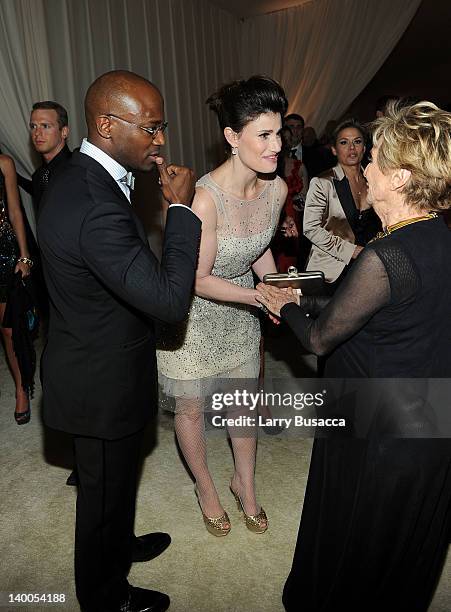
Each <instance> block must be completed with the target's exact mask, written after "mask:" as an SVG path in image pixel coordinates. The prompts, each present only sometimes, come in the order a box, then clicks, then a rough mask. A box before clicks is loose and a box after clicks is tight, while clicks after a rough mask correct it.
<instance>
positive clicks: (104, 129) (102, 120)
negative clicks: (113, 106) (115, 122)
mask: <svg viewBox="0 0 451 612" xmlns="http://www.w3.org/2000/svg"><path fill="white" fill-rule="evenodd" d="M96 128H97V133H98V134H99V136H101V137H102V138H111V121H110V118H109V117H108V116H107V115H99V116H98V117H96Z"/></svg>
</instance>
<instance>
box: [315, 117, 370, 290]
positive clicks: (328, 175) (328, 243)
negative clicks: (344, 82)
mask: <svg viewBox="0 0 451 612" xmlns="http://www.w3.org/2000/svg"><path fill="white" fill-rule="evenodd" d="M332 151H333V153H334V155H336V156H337V161H338V163H337V165H336V166H335V167H334V168H331V169H330V170H328V171H327V172H324V173H323V174H321V175H320V176H319V177H317V178H313V179H312V180H311V183H310V188H309V190H308V193H307V199H306V202H305V211H304V235H305V236H306V238H308V239H309V240H310V242H311V243H312V247H311V251H310V256H309V259H308V263H307V270H321V271H322V272H324V275H325V277H326V282H327V283H329V286H328V289H329V292H330V294H332V293H333V292H334V291H335V290H336V288H337V287H338V285H339V284H340V282H341V281H342V280H343V278H344V276H345V275H346V273H347V271H348V270H349V266H350V264H351V263H352V262H353V261H354V260H355V259H356V258H357V257H358V255H359V253H360V252H361V250H362V249H363V247H364V246H365V245H366V243H367V242H368V240H370V239H371V238H373V237H374V236H375V235H376V233H377V232H378V231H379V229H380V223H379V220H378V219H377V216H376V215H375V214H374V211H373V210H372V209H371V206H370V204H369V203H368V200H367V185H366V181H365V178H364V176H363V169H362V167H361V162H362V159H363V155H364V153H365V132H364V129H363V127H362V126H361V125H360V124H358V123H357V122H356V121H353V120H348V121H345V122H343V123H341V124H340V125H339V126H338V127H337V128H336V130H335V132H334V135H333V147H332Z"/></svg>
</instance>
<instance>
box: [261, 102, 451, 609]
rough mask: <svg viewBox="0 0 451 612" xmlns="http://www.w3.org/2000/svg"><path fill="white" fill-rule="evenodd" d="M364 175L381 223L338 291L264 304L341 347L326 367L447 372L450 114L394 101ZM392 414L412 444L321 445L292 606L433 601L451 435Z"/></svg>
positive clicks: (318, 349) (321, 349) (400, 410)
mask: <svg viewBox="0 0 451 612" xmlns="http://www.w3.org/2000/svg"><path fill="white" fill-rule="evenodd" d="M365 176H366V179H367V181H368V200H369V201H370V202H371V204H372V206H373V207H374V210H375V211H376V213H377V215H378V216H379V218H380V219H381V221H382V224H383V227H384V228H385V229H384V231H383V232H382V233H381V234H380V235H379V236H378V237H377V239H376V240H375V241H373V242H372V243H371V244H369V245H368V246H367V247H366V248H365V249H364V250H363V251H362V253H361V254H360V255H359V257H358V259H357V261H356V263H355V265H354V266H353V269H352V270H351V271H350V273H349V274H348V275H347V277H346V279H345V280H344V281H343V283H342V285H341V286H340V288H339V290H338V291H337V293H336V294H335V296H334V297H333V298H331V299H330V300H329V301H328V300H327V299H323V300H322V301H321V300H319V299H315V298H306V297H301V298H300V301H298V303H295V302H296V297H295V296H293V295H288V294H285V295H284V294H283V293H282V292H279V291H277V290H275V289H273V288H268V287H265V286H262V285H259V291H260V292H261V298H260V301H261V302H262V303H263V304H264V305H265V306H266V307H267V308H269V309H270V310H271V311H272V312H273V313H275V314H280V315H281V317H282V318H283V319H284V320H285V321H286V322H287V323H288V325H289V326H290V327H291V328H292V329H293V331H294V333H295V334H296V336H297V337H298V338H299V340H300V341H301V342H302V344H303V345H304V346H305V347H306V348H307V349H309V350H311V351H313V352H315V353H317V354H320V355H321V354H325V353H329V352H331V351H333V353H332V355H331V357H330V359H329V360H328V362H327V365H326V375H328V376H335V377H348V378H356V377H372V378H398V379H399V378H401V379H402V378H414V377H415V378H423V379H424V378H430V377H443V378H450V377H451V328H450V325H449V322H450V320H451V233H450V232H449V230H448V228H447V227H446V225H445V223H444V221H443V219H442V217H441V216H440V215H437V213H438V212H440V211H443V210H445V209H448V208H450V205H451V114H450V113H448V112H445V111H442V110H440V109H438V108H437V107H436V106H435V105H434V104H432V103H429V102H421V103H418V104H415V105H412V106H410V107H407V108H399V107H397V106H396V105H392V106H391V107H390V108H389V109H388V110H387V115H386V116H385V117H382V118H380V119H378V120H377V121H376V123H375V131H374V136H373V149H372V161H371V162H370V164H369V166H368V167H367V169H366V171H365ZM297 299H298V300H299V298H297ZM307 315H310V316H307ZM401 383H402V381H401V382H400V381H395V383H394V387H395V389H396V391H402V390H403V389H404V388H406V387H407V388H408V389H409V388H410V386H411V383H405V384H404V385H403V384H401ZM416 384H417V383H416ZM367 399H370V398H367ZM365 407H366V406H364V405H363V403H362V404H360V405H357V407H356V408H357V412H359V410H362V409H364V408H365ZM389 410H390V418H391V419H392V420H393V422H394V423H395V425H396V426H397V427H399V428H400V431H401V433H403V434H404V438H403V439H395V438H388V439H382V436H381V435H380V434H381V428H380V426H376V428H375V429H373V431H372V434H373V435H372V436H371V437H368V439H361V440H352V439H349V438H348V439H346V440H343V439H329V440H324V439H323V440H319V439H318V440H316V441H315V444H314V450H313V455H312V462H311V467H310V474H309V481H308V485H307V492H306V498H305V502H304V508H303V514H302V520H301V527H300V531H299V538H298V542H297V547H296V552H295V556H294V561H293V567H292V570H291V573H290V576H289V578H288V580H287V583H286V585H285V590H284V599H283V601H284V604H285V607H286V609H287V610H289V611H291V610H298V609H299V601H302V609H303V610H305V611H313V610H315V611H316V610H321V611H322V612H325V611H332V610H334V611H335V610H338V609H346V610H347V611H348V612H351V611H357V610H359V611H361V610H365V611H366V612H370V611H375V610H378V611H381V610H403V611H404V610H405V611H407V610H409V612H410V611H414V610H415V611H417V612H418V611H426V610H427V608H428V605H429V602H430V600H431V598H432V595H433V592H434V588H435V585H436V582H437V579H438V577H439V575H440V571H441V566H442V562H443V560H444V557H445V555H446V551H447V548H448V542H449V535H450V526H451V441H450V440H448V439H408V436H407V435H406V431H409V430H410V429H412V428H422V427H428V421H427V419H426V418H425V417H424V415H423V413H422V412H421V411H420V412H418V411H417V410H413V409H412V405H411V404H408V403H407V402H406V401H404V400H401V401H398V402H392V403H391V404H390V406H389ZM420 431H424V432H425V433H424V435H422V437H423V438H427V430H421V429H420ZM401 437H402V436H401Z"/></svg>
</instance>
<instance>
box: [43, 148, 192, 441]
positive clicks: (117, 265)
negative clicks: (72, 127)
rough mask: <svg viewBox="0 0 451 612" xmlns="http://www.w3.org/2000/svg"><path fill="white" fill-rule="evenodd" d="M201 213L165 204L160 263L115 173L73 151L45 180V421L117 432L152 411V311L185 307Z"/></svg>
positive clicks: (178, 314) (165, 317) (160, 313)
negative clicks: (47, 311) (47, 181)
mask: <svg viewBox="0 0 451 612" xmlns="http://www.w3.org/2000/svg"><path fill="white" fill-rule="evenodd" d="M200 226H201V224H200V221H199V219H198V218H197V217H196V216H195V215H194V214H193V213H192V212H191V211H190V210H188V209H187V208H184V207H180V206H176V207H172V208H170V209H169V211H168V215H167V223H166V230H165V239H164V245H163V255H162V261H161V264H160V263H159V262H158V260H157V259H156V257H155V256H154V254H153V253H152V252H151V250H150V249H149V247H148V243H147V239H146V235H145V232H144V229H143V227H142V225H141V222H140V221H139V219H138V218H137V217H136V215H135V214H134V212H133V209H132V207H131V206H130V203H129V202H128V200H127V198H126V197H125V195H124V194H123V192H122V191H121V189H120V187H119V186H118V184H117V183H116V181H115V180H114V179H113V178H112V177H111V176H110V175H109V174H108V172H107V171H106V170H105V169H104V168H103V167H102V166H101V165H100V164H99V163H98V162H97V161H95V160H94V159H92V158H91V157H89V156H87V155H84V154H83V153H79V152H76V153H74V154H73V155H72V159H71V160H70V161H69V162H68V163H67V164H66V166H65V168H64V169H63V170H62V171H61V172H60V173H58V176H57V177H55V178H54V180H52V182H51V184H50V185H49V187H48V189H47V191H46V193H45V195H44V198H43V201H42V202H41V212H40V215H39V220H38V238H39V243H40V248H41V252H42V260H43V267H44V274H45V278H46V282H47V287H48V291H49V295H50V300H51V305H50V325H49V334H48V341H47V345H46V347H45V350H44V354H43V357H42V381H43V410H44V421H45V423H46V424H47V425H48V426H49V427H52V428H55V429H60V430H63V431H66V432H69V433H73V434H78V435H83V436H94V437H99V438H104V439H117V438H120V437H123V436H126V435H129V434H131V433H133V432H136V431H138V430H139V429H141V428H142V427H144V426H145V424H146V422H147V421H148V419H149V418H150V417H151V416H152V414H153V412H154V411H155V407H156V404H157V395H156V382H157V379H156V356H155V338H154V324H153V319H159V320H161V321H164V322H168V323H171V322H177V321H179V320H182V319H183V318H184V317H185V316H186V314H187V311H188V308H189V304H190V298H191V290H192V286H193V282H194V274H195V269H196V264H197V254H198V244H199V238H200Z"/></svg>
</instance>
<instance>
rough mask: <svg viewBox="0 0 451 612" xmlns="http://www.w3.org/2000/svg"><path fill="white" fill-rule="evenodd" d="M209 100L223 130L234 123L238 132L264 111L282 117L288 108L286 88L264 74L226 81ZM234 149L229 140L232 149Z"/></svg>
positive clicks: (234, 127) (234, 129) (208, 102)
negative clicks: (245, 79) (230, 81)
mask: <svg viewBox="0 0 451 612" xmlns="http://www.w3.org/2000/svg"><path fill="white" fill-rule="evenodd" d="M206 103H207V104H208V106H209V107H210V109H211V110H213V111H214V112H215V113H216V115H217V116H218V121H219V127H220V128H221V130H224V129H225V128H226V127H230V128H232V130H233V131H234V132H236V133H237V134H238V133H239V132H241V130H242V129H243V128H244V126H245V125H247V124H248V123H249V122H250V121H252V120H253V119H256V118H257V117H259V116H260V115H262V114H263V113H279V115H280V116H281V118H282V117H284V116H285V113H286V112H287V108H288V101H287V99H286V96H285V92H284V90H283V89H282V87H281V86H280V85H279V83H277V82H276V81H274V80H273V79H270V78H269V77H266V76H261V75H255V76H251V77H250V78H249V79H247V81H244V80H243V81H233V82H232V83H228V84H227V85H223V86H222V87H221V88H220V89H218V91H217V92H216V93H214V94H212V95H211V96H210V97H209V98H208V100H207V102H206ZM230 149H231V147H230V145H229V143H227V150H228V151H229V152H230Z"/></svg>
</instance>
